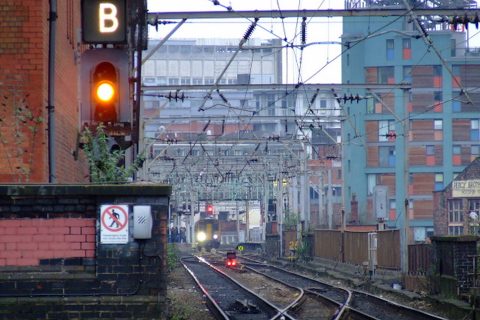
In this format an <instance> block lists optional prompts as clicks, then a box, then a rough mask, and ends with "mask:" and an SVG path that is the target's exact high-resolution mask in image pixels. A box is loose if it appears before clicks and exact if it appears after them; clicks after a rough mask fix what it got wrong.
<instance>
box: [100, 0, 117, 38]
mask: <svg viewBox="0 0 480 320" xmlns="http://www.w3.org/2000/svg"><path fill="white" fill-rule="evenodd" d="M98 23H99V24H100V26H99V27H100V33H111V32H115V31H116V30H117V29H118V18H117V7H116V6H115V5H114V4H112V3H100V7H99V10H98ZM107 24H108V25H107Z"/></svg>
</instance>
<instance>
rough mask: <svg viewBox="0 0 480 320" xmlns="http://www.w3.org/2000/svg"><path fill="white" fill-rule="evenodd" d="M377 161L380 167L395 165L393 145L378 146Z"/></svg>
mask: <svg viewBox="0 0 480 320" xmlns="http://www.w3.org/2000/svg"><path fill="white" fill-rule="evenodd" d="M378 157H379V159H378V161H379V164H380V166H381V167H390V168H391V167H394V166H395V147H394V146H388V147H378Z"/></svg>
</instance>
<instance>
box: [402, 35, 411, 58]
mask: <svg viewBox="0 0 480 320" xmlns="http://www.w3.org/2000/svg"><path fill="white" fill-rule="evenodd" d="M402 58H403V60H410V59H412V42H411V39H410V38H405V39H402Z"/></svg>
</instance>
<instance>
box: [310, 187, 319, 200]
mask: <svg viewBox="0 0 480 320" xmlns="http://www.w3.org/2000/svg"><path fill="white" fill-rule="evenodd" d="M316 199H318V192H317V190H315V189H314V188H312V187H310V200H316Z"/></svg>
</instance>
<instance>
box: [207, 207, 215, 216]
mask: <svg viewBox="0 0 480 320" xmlns="http://www.w3.org/2000/svg"><path fill="white" fill-rule="evenodd" d="M213 211H214V210H213V204H207V215H208V216H212V215H213Z"/></svg>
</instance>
